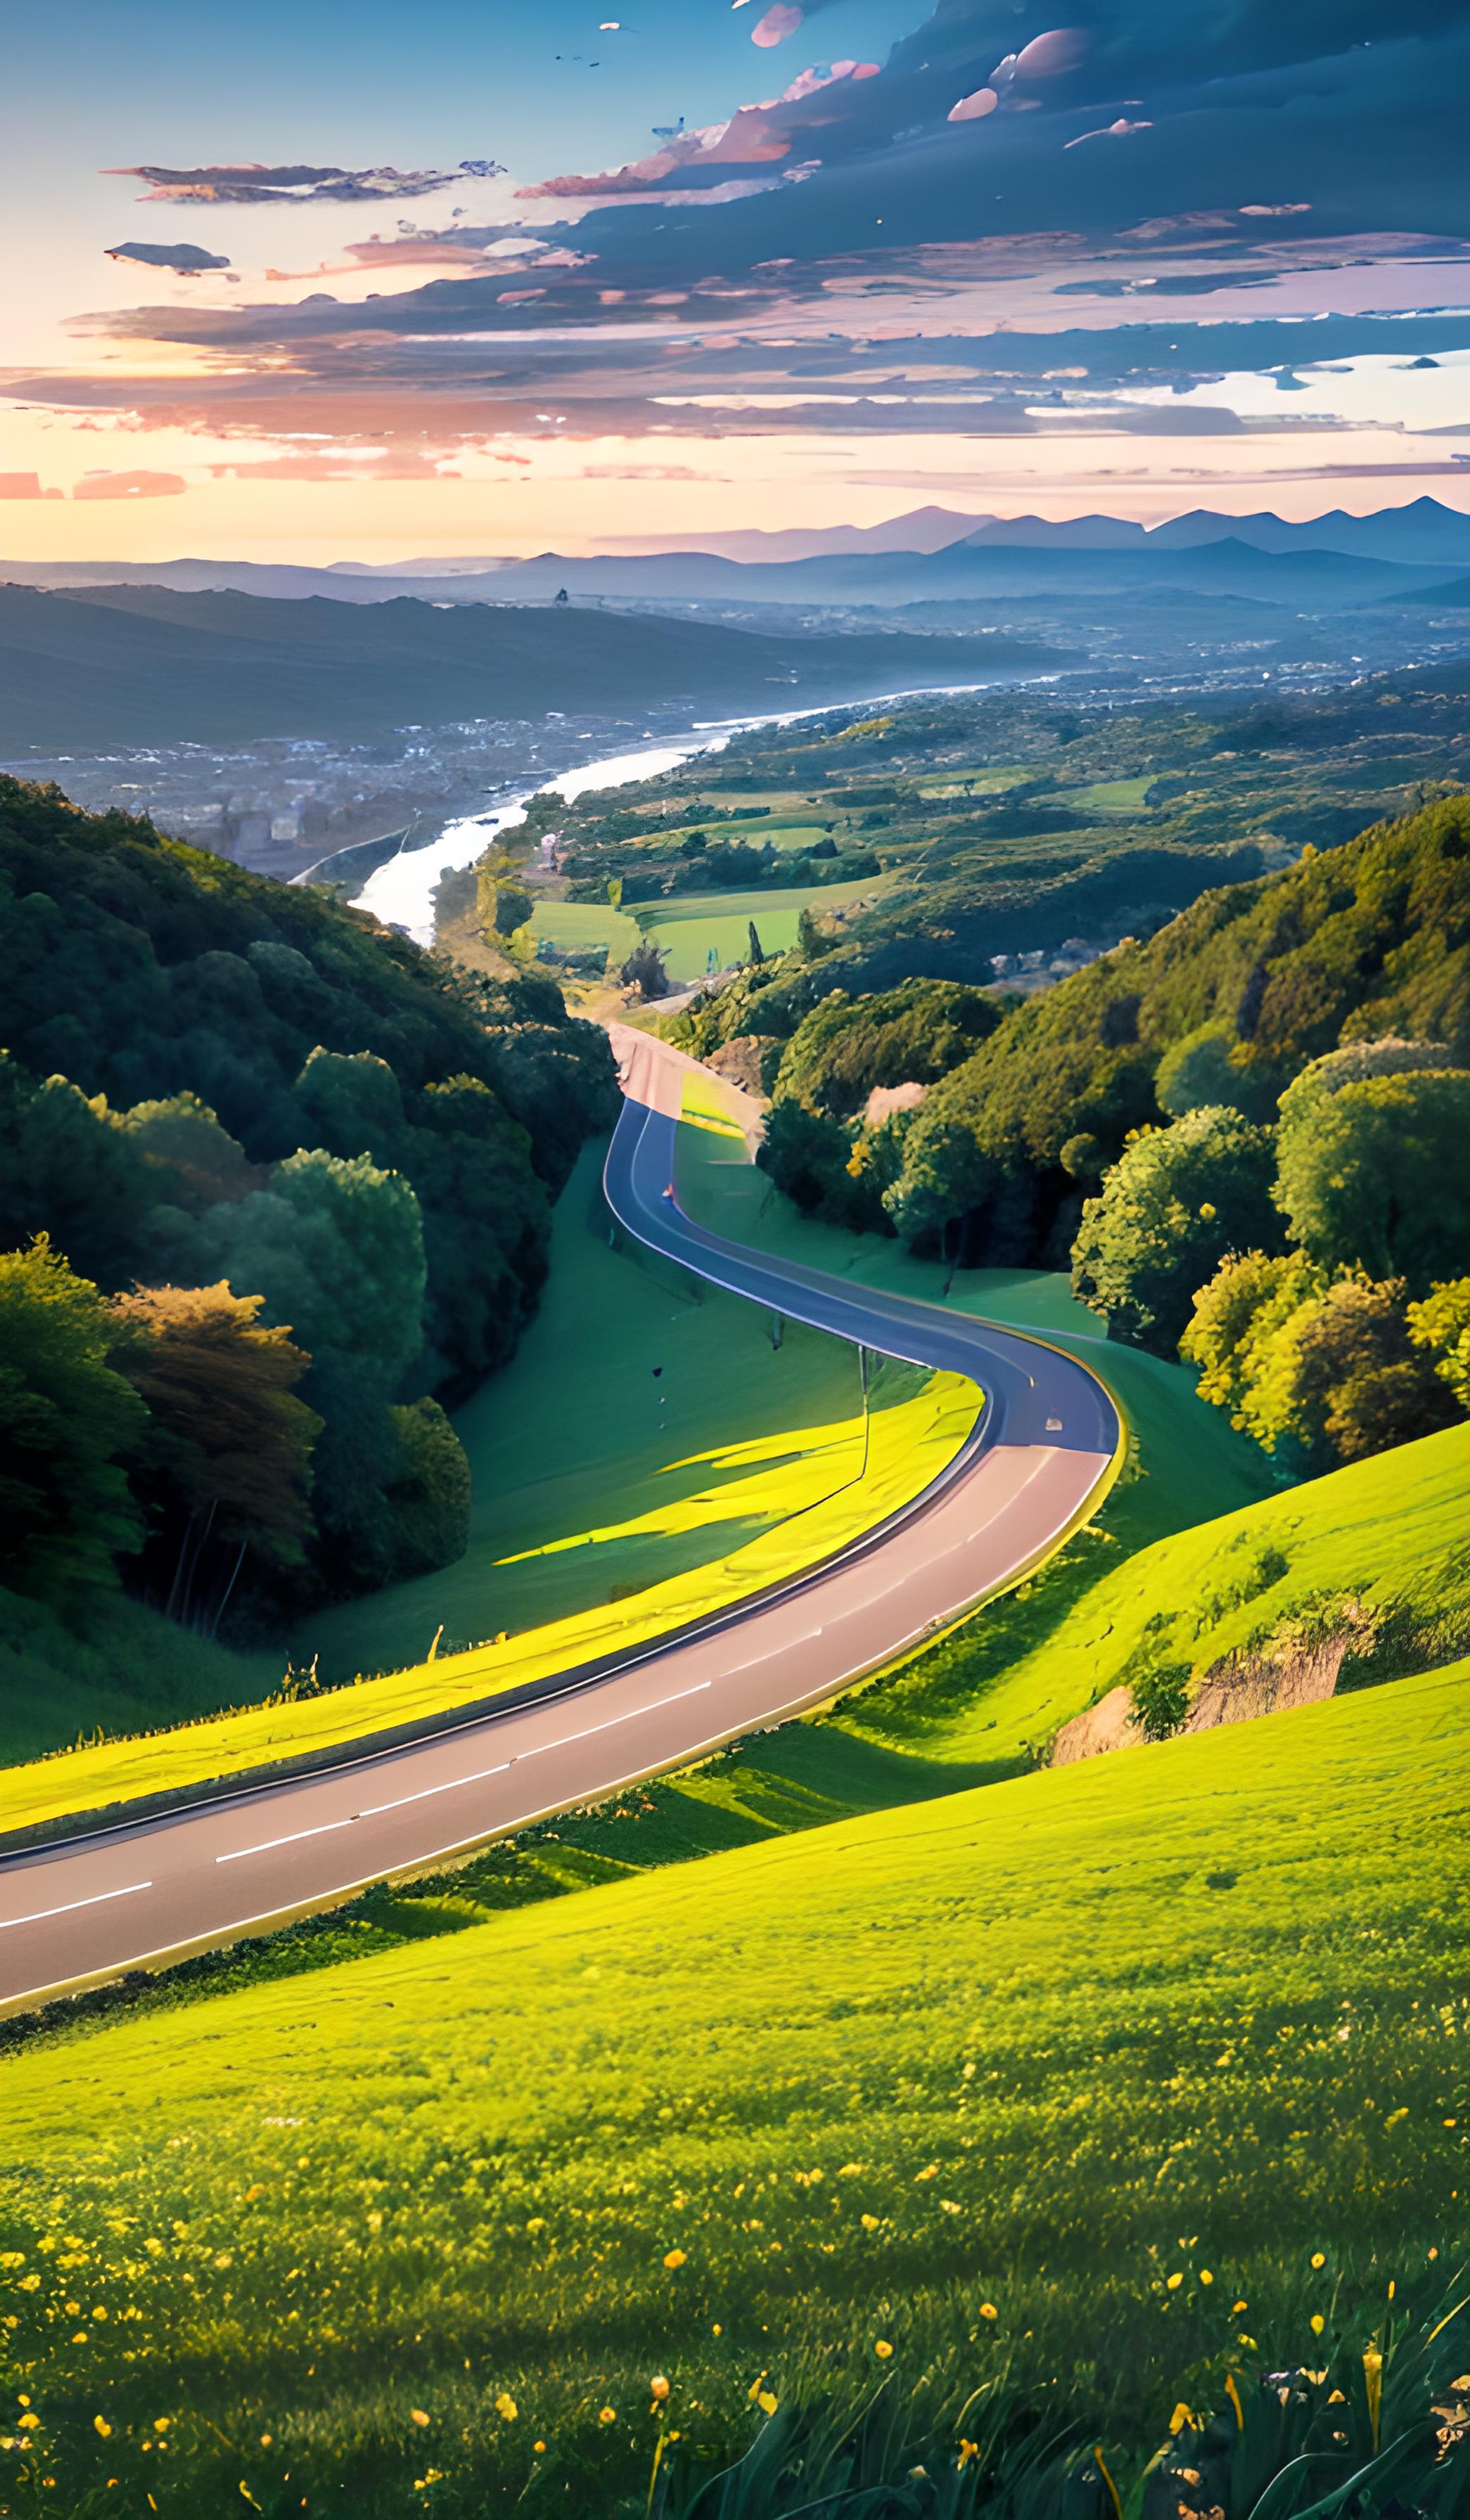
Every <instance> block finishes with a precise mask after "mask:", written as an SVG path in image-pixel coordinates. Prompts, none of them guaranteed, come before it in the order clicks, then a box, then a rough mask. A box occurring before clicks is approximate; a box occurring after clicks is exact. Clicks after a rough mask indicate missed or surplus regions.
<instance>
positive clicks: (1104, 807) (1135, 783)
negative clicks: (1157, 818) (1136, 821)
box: [1059, 770, 1155, 814]
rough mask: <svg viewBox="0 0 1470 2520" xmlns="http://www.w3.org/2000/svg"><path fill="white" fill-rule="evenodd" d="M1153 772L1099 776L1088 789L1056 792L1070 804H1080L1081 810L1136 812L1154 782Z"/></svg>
mask: <svg viewBox="0 0 1470 2520" xmlns="http://www.w3.org/2000/svg"><path fill="white" fill-rule="evenodd" d="M1154 775H1155V774H1154V773H1153V771H1151V770H1150V771H1145V773H1144V775H1143V777H1142V778H1141V779H1099V780H1097V781H1096V782H1095V783H1094V784H1093V786H1092V787H1064V788H1062V789H1061V790H1060V791H1059V792H1060V794H1061V795H1063V796H1064V797H1065V798H1066V801H1067V803H1068V804H1069V805H1080V806H1081V807H1082V808H1083V810H1084V811H1090V812H1094V813H1098V814H1136V813H1138V812H1140V811H1141V809H1142V805H1143V799H1144V797H1145V795H1146V794H1147V792H1148V790H1149V788H1150V787H1152V786H1153V784H1154Z"/></svg>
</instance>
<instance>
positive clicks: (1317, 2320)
mask: <svg viewBox="0 0 1470 2520" xmlns="http://www.w3.org/2000/svg"><path fill="white" fill-rule="evenodd" d="M1326 2324H1327V2321H1326V2320H1325V2318H1323V2317H1322V2314H1321V2312H1320V2311H1319V2310H1314V2311H1313V2312H1312V2314H1311V2332H1312V2334H1313V2336H1320V2335H1321V2332H1322V2330H1323V2328H1324V2327H1325V2326H1326Z"/></svg>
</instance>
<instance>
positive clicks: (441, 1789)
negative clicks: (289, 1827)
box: [353, 1759, 513, 1820]
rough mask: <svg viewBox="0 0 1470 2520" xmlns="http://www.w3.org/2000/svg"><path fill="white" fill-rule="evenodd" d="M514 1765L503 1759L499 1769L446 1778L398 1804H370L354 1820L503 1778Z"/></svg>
mask: <svg viewBox="0 0 1470 2520" xmlns="http://www.w3.org/2000/svg"><path fill="white" fill-rule="evenodd" d="M512 1764H513V1763H512V1761H511V1760H509V1759H502V1760H501V1762H500V1765H499V1766H498V1768H477V1769H476V1771H475V1773H474V1775H473V1776H472V1777H446V1778H444V1781H443V1783H442V1784H441V1785H424V1786H421V1788H420V1790H419V1791H418V1792H417V1793H416V1794H400V1795H399V1796H398V1799H397V1801H396V1802H391V1803H369V1805H368V1807H367V1809H366V1810H365V1811H360V1812H355V1813H354V1814H353V1818H354V1819H355V1820H377V1819H378V1817H379V1815H380V1814H381V1813H383V1812H390V1811H401V1810H402V1809H403V1806H404V1804H405V1803H423V1802H427V1801H428V1799H429V1797H430V1795H431V1794H447V1793H452V1792H453V1790H454V1787H455V1786H456V1785H478V1784H480V1783H481V1782H482V1779H483V1778H485V1777H503V1776H504V1774H505V1772H506V1770H507V1768H509V1767H510V1766H511V1765H512Z"/></svg>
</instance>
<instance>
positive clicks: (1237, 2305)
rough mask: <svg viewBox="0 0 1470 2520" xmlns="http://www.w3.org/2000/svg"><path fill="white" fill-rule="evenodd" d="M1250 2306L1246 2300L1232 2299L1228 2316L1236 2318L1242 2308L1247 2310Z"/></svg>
mask: <svg viewBox="0 0 1470 2520" xmlns="http://www.w3.org/2000/svg"><path fill="white" fill-rule="evenodd" d="M1250 2307H1251V2305H1250V2303H1249V2302H1248V2301H1232V2302H1231V2304H1230V2317H1231V2318H1239V2317H1240V2314H1241V2312H1242V2311H1243V2310H1249V2309H1250Z"/></svg>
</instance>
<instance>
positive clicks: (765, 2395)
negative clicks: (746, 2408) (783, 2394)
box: [756, 2389, 780, 2415]
mask: <svg viewBox="0 0 1470 2520" xmlns="http://www.w3.org/2000/svg"><path fill="white" fill-rule="evenodd" d="M779 2403H780V2402H779V2400H778V2399H776V2398H774V2397H773V2396H772V2395H771V2392H770V2390H769V2389H762V2390H761V2392H760V2395H759V2397H758V2399H757V2400H756V2404H757V2406H758V2408H759V2409H760V2411H761V2413H762V2415H773V2414H774V2413H775V2411H776V2408H777V2406H778V2404H779Z"/></svg>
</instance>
